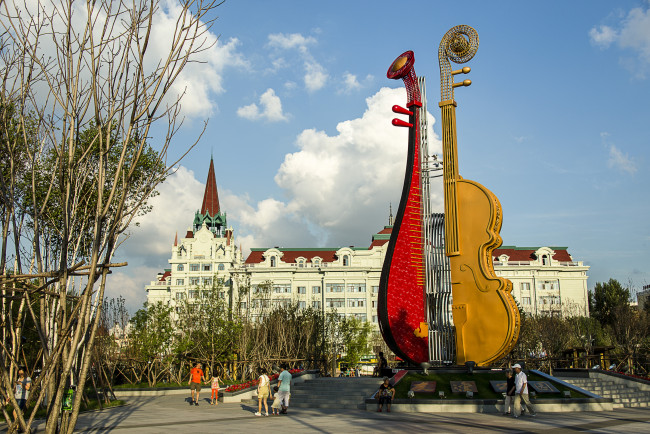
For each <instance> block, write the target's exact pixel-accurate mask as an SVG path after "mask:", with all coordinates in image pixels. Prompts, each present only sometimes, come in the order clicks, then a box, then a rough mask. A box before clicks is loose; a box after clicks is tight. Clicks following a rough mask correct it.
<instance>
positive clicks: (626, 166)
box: [607, 145, 637, 175]
mask: <svg viewBox="0 0 650 434" xmlns="http://www.w3.org/2000/svg"><path fill="white" fill-rule="evenodd" d="M607 166H608V167H609V168H611V169H617V170H620V171H622V172H626V173H628V174H630V175H633V174H634V173H635V172H636V171H637V167H636V163H635V162H634V161H632V159H631V158H630V157H629V156H628V155H627V154H624V153H623V152H622V151H621V150H620V149H618V148H617V147H616V146H614V145H610V147H609V159H608V160H607Z"/></svg>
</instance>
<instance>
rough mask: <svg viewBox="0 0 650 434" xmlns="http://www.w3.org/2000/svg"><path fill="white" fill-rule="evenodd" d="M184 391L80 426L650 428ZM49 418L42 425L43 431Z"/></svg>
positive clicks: (649, 417)
mask: <svg viewBox="0 0 650 434" xmlns="http://www.w3.org/2000/svg"><path fill="white" fill-rule="evenodd" d="M186 399H187V397H186V396H184V395H171V396H161V397H146V398H128V405H125V406H123V407H118V408H112V409H107V410H104V411H95V412H87V413H82V414H81V415H80V417H79V423H78V424H77V430H78V431H79V432H87V433H100V432H101V433H103V432H115V433H121V432H125V433H127V432H128V433H189V432H191V433H214V432H231V433H233V432H234V433H236V434H239V433H249V432H251V433H253V432H254V433H260V432H268V433H272V432H280V433H283V432H289V433H293V432H297V433H301V432H320V433H352V432H354V433H357V432H377V431H378V430H379V431H383V432H407V433H413V432H449V433H468V432H469V433H483V432H526V433H537V432H566V433H569V432H573V433H574V432H598V433H643V432H646V433H650V411H648V409H647V408H640V409H619V410H615V411H609V412H583V413H540V414H539V415H538V416H537V417H536V418H531V417H526V416H522V417H521V418H519V419H513V418H510V417H506V416H502V415H498V414H473V413H470V414H468V413H437V414H425V413H394V412H393V413H375V412H366V411H362V410H357V409H350V410H335V409H305V408H289V414H288V415H286V416H269V417H264V416H262V417H256V416H255V415H254V414H253V413H254V412H255V411H256V408H254V407H253V406H252V405H250V404H244V403H232V404H223V403H220V404H219V405H218V406H212V405H209V404H208V401H207V400H204V399H202V402H201V404H200V405H199V406H198V407H195V406H190V405H189V404H188V402H187V401H186ZM43 428H44V423H41V424H40V425H38V431H37V432H39V431H40V432H42V429H43Z"/></svg>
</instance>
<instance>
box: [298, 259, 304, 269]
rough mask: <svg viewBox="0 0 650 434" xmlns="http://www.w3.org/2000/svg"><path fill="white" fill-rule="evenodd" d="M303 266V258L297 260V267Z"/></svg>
mask: <svg viewBox="0 0 650 434" xmlns="http://www.w3.org/2000/svg"><path fill="white" fill-rule="evenodd" d="M304 266H305V261H304V260H303V259H301V260H299V261H298V267H299V268H302V267H304Z"/></svg>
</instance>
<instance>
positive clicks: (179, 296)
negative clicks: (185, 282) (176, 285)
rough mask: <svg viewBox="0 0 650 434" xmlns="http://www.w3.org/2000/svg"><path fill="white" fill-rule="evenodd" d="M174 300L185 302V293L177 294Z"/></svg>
mask: <svg viewBox="0 0 650 434" xmlns="http://www.w3.org/2000/svg"><path fill="white" fill-rule="evenodd" d="M176 300H185V293H184V292H177V293H176Z"/></svg>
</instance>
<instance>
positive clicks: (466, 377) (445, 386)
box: [395, 372, 588, 400]
mask: <svg viewBox="0 0 650 434" xmlns="http://www.w3.org/2000/svg"><path fill="white" fill-rule="evenodd" d="M505 378H506V377H505V374H504V373H502V372H475V373H474V374H468V373H466V372H458V373H433V374H429V375H424V374H418V373H409V374H406V376H405V377H404V378H402V381H400V382H399V383H397V386H396V387H395V391H396V394H395V397H396V398H397V399H408V396H407V393H408V391H409V390H410V389H411V383H412V382H413V381H435V382H436V391H435V392H434V393H416V394H415V397H414V398H413V399H440V397H439V396H438V392H440V391H442V392H445V399H466V400H472V399H503V395H502V394H501V393H497V392H495V391H494V390H492V386H491V385H490V381H491V380H497V381H505ZM450 381H474V382H475V383H476V388H477V389H478V393H475V394H474V397H473V398H467V397H466V396H465V394H464V393H452V392H451V386H450V384H449V382H450ZM528 381H548V380H547V379H546V378H544V377H542V376H541V375H537V374H532V373H531V374H529V375H528ZM551 384H553V385H554V386H555V388H556V389H558V390H559V391H560V392H559V393H538V394H537V395H536V399H549V398H555V399H557V398H564V395H563V392H564V391H565V390H568V391H570V392H571V398H588V396H586V395H584V394H582V393H579V392H576V391H574V390H571V389H570V388H568V387H566V386H563V385H561V384H558V383H555V382H552V381H551ZM528 387H529V391H530V386H528Z"/></svg>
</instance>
